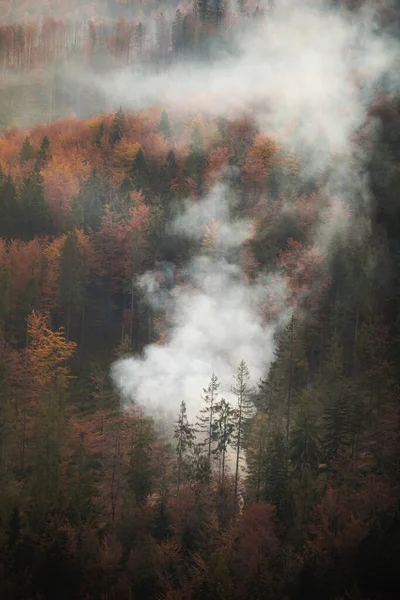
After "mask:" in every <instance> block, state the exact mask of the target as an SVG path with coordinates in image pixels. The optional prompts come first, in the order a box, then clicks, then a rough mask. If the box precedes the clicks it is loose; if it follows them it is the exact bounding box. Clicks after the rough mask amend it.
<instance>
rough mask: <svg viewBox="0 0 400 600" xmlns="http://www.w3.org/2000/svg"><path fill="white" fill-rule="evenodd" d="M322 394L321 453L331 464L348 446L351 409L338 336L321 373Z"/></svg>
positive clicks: (330, 348)
mask: <svg viewBox="0 0 400 600" xmlns="http://www.w3.org/2000/svg"><path fill="white" fill-rule="evenodd" d="M319 381H320V384H319V386H318V389H319V392H320V393H321V394H322V396H323V409H322V426H323V431H322V451H323V455H324V457H325V459H326V460H327V461H328V462H331V461H333V460H335V459H337V458H338V456H339V452H340V451H341V450H342V449H344V448H345V447H347V446H348V444H349V406H348V394H347V387H346V382H345V378H344V374H343V363H342V347H341V346H340V344H339V337H338V335H337V334H336V333H335V334H334V335H333V337H332V339H331V342H330V346H329V349H328V353H327V356H326V360H325V362H324V365H323V366H322V369H321V372H320V379H319Z"/></svg>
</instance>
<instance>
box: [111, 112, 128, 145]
mask: <svg viewBox="0 0 400 600" xmlns="http://www.w3.org/2000/svg"><path fill="white" fill-rule="evenodd" d="M124 129H125V115H124V111H123V110H122V108H120V109H119V110H118V111H117V112H116V113H115V115H114V118H113V120H112V123H111V131H110V143H111V145H112V146H114V145H115V144H116V143H117V142H119V141H121V139H122V136H123V134H124Z"/></svg>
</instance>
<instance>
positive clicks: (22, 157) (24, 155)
mask: <svg viewBox="0 0 400 600" xmlns="http://www.w3.org/2000/svg"><path fill="white" fill-rule="evenodd" d="M34 156H35V152H34V150H33V148H32V144H31V142H30V140H29V138H28V136H26V137H25V138H24V141H23V144H22V147H21V150H20V153H19V162H20V164H21V165H23V164H25V163H26V162H27V161H28V160H30V159H31V158H34Z"/></svg>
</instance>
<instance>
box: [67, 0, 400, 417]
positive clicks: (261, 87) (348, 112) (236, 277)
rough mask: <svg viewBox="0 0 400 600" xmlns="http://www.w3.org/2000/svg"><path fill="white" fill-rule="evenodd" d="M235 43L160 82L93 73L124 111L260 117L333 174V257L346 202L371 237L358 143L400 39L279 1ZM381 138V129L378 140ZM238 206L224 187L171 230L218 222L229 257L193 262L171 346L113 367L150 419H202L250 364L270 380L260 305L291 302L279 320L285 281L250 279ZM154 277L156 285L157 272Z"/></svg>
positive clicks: (269, 348)
mask: <svg viewBox="0 0 400 600" xmlns="http://www.w3.org/2000/svg"><path fill="white" fill-rule="evenodd" d="M236 46H237V48H238V55H237V56H235V57H234V58H230V57H221V58H219V59H218V60H216V61H215V62H214V63H213V64H212V65H206V66H199V65H198V64H196V65H195V64H192V65H191V64H187V63H186V64H185V65H184V66H174V67H171V68H170V69H168V71H167V72H165V73H164V74H161V75H146V74H142V75H140V76H135V75H133V74H132V73H129V72H128V71H127V70H123V71H120V72H118V73H115V74H114V75H113V76H112V78H111V80H110V79H109V78H108V79H107V81H104V80H100V78H97V77H96V76H94V75H91V78H92V83H93V85H95V86H96V87H97V88H98V90H99V91H101V93H103V94H104V95H105V96H107V98H108V99H110V100H111V101H113V102H115V104H121V103H123V104H125V105H127V106H129V107H131V108H139V107H140V105H141V100H140V98H143V97H151V100H152V101H154V102H157V101H159V102H160V101H162V103H163V105H164V106H165V107H166V108H167V109H168V110H169V111H170V113H171V114H174V111H176V112H177V113H178V112H179V113H180V114H181V113H187V114H188V115H189V114H192V113H194V112H196V111H199V110H200V111H201V112H203V113H205V114H208V115H209V116H210V117H218V116H225V117H228V118H229V117H235V116H237V115H239V114H241V113H242V112H243V111H247V112H248V111H251V112H252V114H253V115H254V116H255V117H256V120H257V122H258V125H259V128H260V131H262V132H271V131H273V132H275V133H276V135H277V139H278V140H279V142H280V143H282V144H283V145H284V146H286V147H287V148H290V149H291V150H294V151H295V152H297V153H298V154H300V155H301V156H302V158H303V169H304V172H305V175H306V176H313V175H315V174H316V173H318V172H320V171H321V170H322V171H326V170H327V169H328V168H329V177H328V180H327V182H326V188H325V190H323V193H324V192H326V196H329V198H330V199H331V200H330V203H329V204H328V206H327V205H326V202H325V204H324V206H323V210H324V214H327V213H328V214H330V216H331V218H329V219H328V218H324V219H322V223H321V225H320V226H319V227H317V229H316V230H315V231H314V234H313V235H314V241H315V242H316V243H318V244H319V245H320V247H321V249H322V251H323V252H327V253H330V252H331V250H332V248H334V245H335V237H336V235H337V234H338V233H341V232H342V231H343V230H344V227H345V223H346V218H345V213H346V206H350V207H357V210H354V211H353V212H354V214H355V215H357V216H356V221H355V222H354V223H353V226H352V228H351V234H352V235H357V236H361V237H362V236H363V235H365V233H366V229H367V221H368V219H366V218H365V215H366V214H367V213H368V207H369V191H368V188H369V185H368V178H367V176H366V161H367V160H368V149H367V147H360V145H357V144H356V143H355V136H356V133H357V132H358V131H359V129H360V127H361V126H362V125H363V124H364V123H365V121H366V114H367V110H368V107H369V105H370V104H371V102H372V101H373V94H374V90H376V87H377V86H378V85H383V83H382V82H383V80H384V81H385V91H386V92H387V93H388V94H390V93H392V92H393V91H395V90H396V89H398V83H399V82H398V74H397V73H398V71H397V70H396V69H395V65H396V60H397V56H398V51H399V48H398V45H397V44H396V42H395V41H394V40H393V39H392V38H391V37H388V36H385V35H384V34H383V32H382V31H379V29H378V28H377V26H376V23H375V19H374V14H373V12H372V11H371V10H368V9H363V10H362V11H359V12H357V13H356V14H355V16H354V15H353V17H352V16H351V15H350V14H342V13H341V12H339V10H334V9H332V8H329V7H327V6H326V5H324V4H322V3H318V2H304V1H303V2H301V3H299V2H294V1H292V0H283V1H282V0H281V1H279V2H278V3H277V4H276V5H275V6H274V7H273V9H271V10H270V11H268V12H267V14H266V16H265V18H264V19H261V20H260V22H259V23H257V24H256V23H254V22H252V23H251V27H244V28H243V31H242V32H241V34H240V35H238V37H237V39H236ZM75 75H76V74H75ZM122 99H124V102H122ZM374 134H375V125H374V123H373V122H372V124H371V126H370V129H369V131H368V136H369V138H370V139H371V137H373V136H374ZM230 198H231V200H230ZM231 201H232V194H231V195H229V194H227V193H226V190H225V189H224V188H223V187H221V186H220V187H218V186H217V187H216V188H214V189H213V190H212V191H211V192H210V193H209V195H208V196H207V197H206V198H204V199H203V200H202V201H201V202H200V203H199V204H198V205H196V206H194V205H193V204H190V203H188V205H187V207H186V209H185V211H184V212H183V214H181V215H180V216H179V217H178V218H177V219H176V220H175V221H174V223H172V224H171V228H172V231H175V233H176V235H185V236H187V237H190V238H192V239H194V240H199V239H202V236H204V228H205V225H206V224H207V222H208V221H209V220H210V219H214V220H216V221H217V222H218V226H219V227H218V232H219V240H220V247H219V254H217V255H216V256H214V257H210V256H197V257H195V258H194V259H193V261H192V264H191V265H190V273H191V277H190V281H189V282H188V283H186V284H185V285H184V286H178V287H176V288H175V289H174V290H173V292H172V293H171V294H170V295H169V296H168V303H169V310H168V314H169V321H170V323H169V326H170V327H169V337H168V340H167V345H166V346H160V345H156V344H151V345H149V346H147V347H146V348H145V350H144V353H143V356H141V357H131V358H127V359H124V360H122V361H119V362H117V363H116V364H115V365H113V368H112V374H113V378H114V381H115V383H116V384H117V386H118V387H119V389H120V390H121V391H122V393H123V396H124V397H125V398H126V400H133V401H135V402H137V403H138V404H141V405H143V406H144V407H147V409H148V410H149V411H150V412H152V411H158V410H161V409H164V410H172V411H173V412H175V413H176V412H177V410H178V407H179V403H180V401H181V400H182V399H184V400H186V403H187V405H188V407H189V411H190V414H191V415H192V416H193V415H194V413H195V412H196V411H197V410H198V406H199V402H200V394H201V390H202V388H203V387H205V386H206V385H207V383H208V380H209V378H210V375H211V373H212V372H215V373H216V374H217V376H218V377H219V378H220V380H221V381H222V387H221V393H222V394H225V395H229V388H230V384H231V383H232V382H233V375H234V373H235V370H236V367H237V365H238V363H239V362H240V360H241V359H244V360H245V361H246V362H247V364H248V366H249V369H250V372H251V375H252V380H253V382H256V381H257V380H258V379H259V378H260V377H261V376H265V375H266V372H267V370H268V366H269V364H270V361H271V358H272V356H273V349H274V341H273V340H274V331H275V327H276V323H275V324H271V323H270V324H268V325H266V324H265V322H264V321H263V318H262V314H261V312H260V306H261V304H262V303H263V302H265V299H266V298H268V294H269V293H271V290H272V288H273V290H274V293H275V294H276V291H278V293H279V294H280V295H281V298H282V303H281V306H282V312H281V318H280V322H281V323H285V322H286V321H287V319H288V318H290V310H289V308H288V305H287V302H286V300H285V298H286V293H285V289H286V284H285V281H283V280H282V279H281V278H280V277H278V276H277V275H273V274H264V275H262V276H259V278H258V279H257V280H256V281H252V282H250V281H248V280H247V279H246V278H244V277H243V276H242V275H241V273H240V268H239V266H238V259H237V250H238V249H239V247H240V245H241V243H242V242H243V241H245V240H246V239H247V236H248V235H250V234H249V224H248V222H246V220H232V218H231V204H230V202H231ZM360 207H362V210H361V209H360ZM317 210H319V208H318V207H317ZM363 215H364V216H363ZM145 277H146V278H147V286H148V289H149V290H150V289H151V281H152V274H147V275H146V276H145ZM156 292H157V290H156ZM150 295H151V294H150ZM224 386H225V389H224Z"/></svg>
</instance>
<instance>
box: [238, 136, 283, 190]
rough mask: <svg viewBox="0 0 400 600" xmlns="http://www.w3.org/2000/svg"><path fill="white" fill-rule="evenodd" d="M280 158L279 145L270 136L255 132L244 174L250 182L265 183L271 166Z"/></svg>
mask: <svg viewBox="0 0 400 600" xmlns="http://www.w3.org/2000/svg"><path fill="white" fill-rule="evenodd" d="M280 160H281V158H280V147H279V146H278V144H277V142H276V141H275V140H274V139H273V138H272V137H268V136H266V135H263V134H257V135H256V136H255V138H254V140H253V145H252V147H251V149H250V151H249V153H248V155H247V160H246V165H245V176H246V178H247V179H248V180H250V181H251V183H256V184H262V183H265V181H266V179H267V177H268V175H269V174H270V173H271V171H272V167H273V166H274V165H275V164H278V162H279V161H280Z"/></svg>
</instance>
